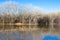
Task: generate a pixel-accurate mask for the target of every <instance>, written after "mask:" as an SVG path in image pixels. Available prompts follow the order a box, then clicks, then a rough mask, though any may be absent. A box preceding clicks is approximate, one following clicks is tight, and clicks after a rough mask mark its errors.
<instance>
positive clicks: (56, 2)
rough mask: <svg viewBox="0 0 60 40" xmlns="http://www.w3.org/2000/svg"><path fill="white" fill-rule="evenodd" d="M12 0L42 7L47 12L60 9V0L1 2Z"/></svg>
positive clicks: (0, 0) (1, 0) (2, 0)
mask: <svg viewBox="0 0 60 40" xmlns="http://www.w3.org/2000/svg"><path fill="white" fill-rule="evenodd" d="M6 1H12V2H17V3H19V4H32V5H35V6H38V7H40V8H42V9H43V10H44V11H46V12H53V11H60V0H0V3H1V2H6Z"/></svg>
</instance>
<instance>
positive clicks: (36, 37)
mask: <svg viewBox="0 0 60 40" xmlns="http://www.w3.org/2000/svg"><path fill="white" fill-rule="evenodd" d="M59 37H60V36H59V35H57V34H53V35H51V34H48V33H46V34H44V33H37V32H7V33H2V32H0V40H60V39H59Z"/></svg>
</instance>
